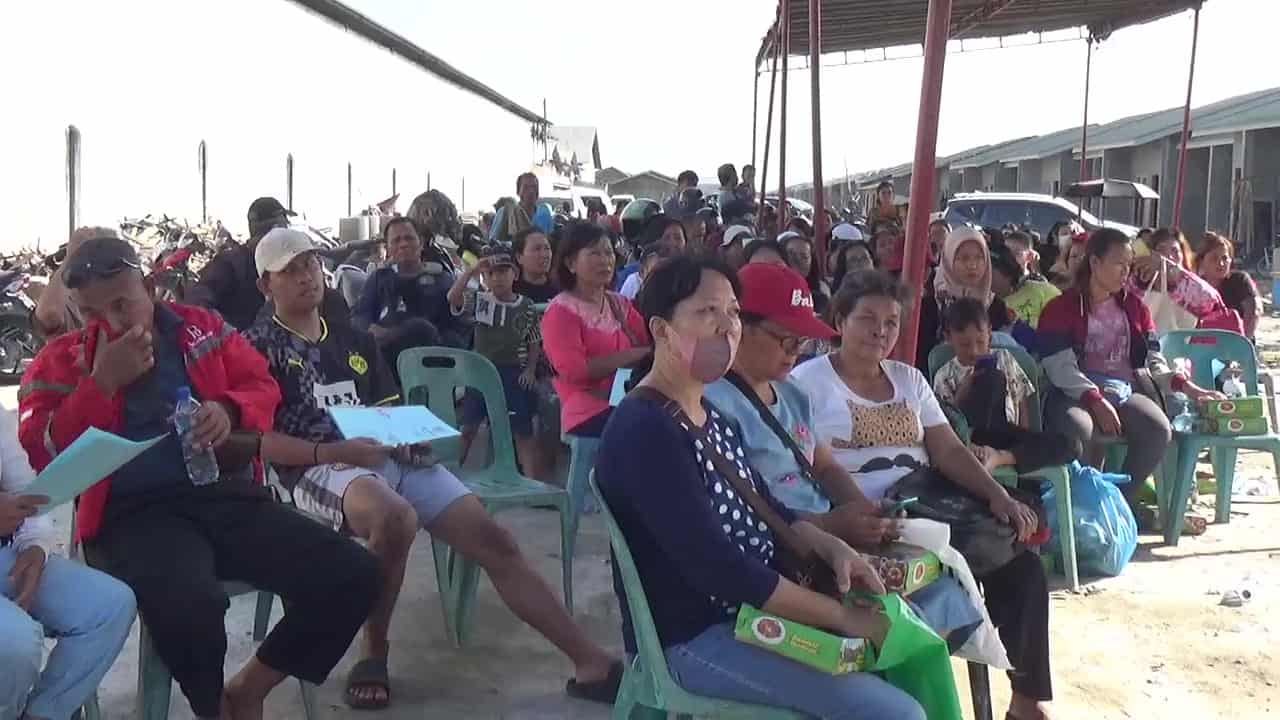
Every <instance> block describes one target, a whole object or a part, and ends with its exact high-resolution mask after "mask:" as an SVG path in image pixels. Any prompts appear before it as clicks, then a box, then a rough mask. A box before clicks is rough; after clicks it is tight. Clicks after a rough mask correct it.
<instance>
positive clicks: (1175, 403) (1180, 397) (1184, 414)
mask: <svg viewBox="0 0 1280 720" xmlns="http://www.w3.org/2000/svg"><path fill="white" fill-rule="evenodd" d="M1169 416H1170V418H1171V420H1170V423H1169V424H1170V425H1172V426H1173V431H1174V432H1180V433H1187V432H1191V430H1192V429H1193V428H1194V427H1195V424H1196V416H1195V413H1194V412H1192V411H1191V401H1190V399H1188V398H1187V396H1186V395H1185V394H1184V393H1180V392H1176V393H1174V394H1173V395H1171V396H1169Z"/></svg>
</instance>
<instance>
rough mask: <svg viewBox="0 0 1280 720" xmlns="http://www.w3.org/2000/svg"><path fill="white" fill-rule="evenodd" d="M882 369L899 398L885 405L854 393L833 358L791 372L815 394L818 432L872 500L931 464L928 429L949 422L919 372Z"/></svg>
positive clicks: (894, 365)
mask: <svg viewBox="0 0 1280 720" xmlns="http://www.w3.org/2000/svg"><path fill="white" fill-rule="evenodd" d="M880 367H881V369H882V370H884V373H885V375H886V376H888V378H889V382H890V383H892V384H893V397H892V398H890V399H889V400H887V401H885V402H874V401H872V400H868V399H866V398H864V397H862V396H861V395H858V394H857V393H855V392H853V391H852V390H850V389H849V386H848V385H846V384H845V383H844V381H843V380H841V379H840V376H839V375H837V374H836V371H835V368H833V367H832V365H831V356H830V355H827V356H824V357H820V358H814V359H813V360H810V361H809V362H807V363H803V364H801V365H799V366H797V367H796V369H795V370H792V371H791V378H792V379H793V380H795V382H796V384H798V385H799V386H800V387H801V388H802V389H803V390H804V391H805V392H806V393H808V395H809V402H810V403H811V404H812V406H813V428H814V432H815V433H816V434H817V436H818V438H819V439H820V440H825V441H827V443H828V444H829V445H831V449H832V452H833V453H834V454H835V457H836V460H837V461H838V462H839V463H840V465H841V466H843V467H844V468H845V469H846V470H848V471H849V472H850V474H852V475H853V479H854V481H855V482H857V483H858V487H859V488H860V489H861V490H862V493H863V494H864V495H866V496H867V498H868V499H870V500H871V501H872V502H876V501H878V500H880V498H882V497H884V494H885V491H887V490H888V489H889V488H890V487H891V486H892V485H893V484H894V483H895V482H897V481H898V480H899V479H901V478H902V477H903V476H904V475H906V474H908V473H910V472H911V471H912V470H915V469H916V468H920V467H926V466H928V465H929V453H928V451H927V450H926V449H925V447H924V428H927V427H935V426H937V425H945V424H947V417H946V415H944V414H943V412H942V408H941V406H939V405H938V399H937V398H936V397H934V394H933V389H932V388H930V387H929V381H928V380H925V377H924V375H923V374H922V373H921V372H920V371H919V370H917V369H915V368H914V367H912V366H910V365H907V364H906V363H901V362H898V361H896V360H883V361H881V363H880Z"/></svg>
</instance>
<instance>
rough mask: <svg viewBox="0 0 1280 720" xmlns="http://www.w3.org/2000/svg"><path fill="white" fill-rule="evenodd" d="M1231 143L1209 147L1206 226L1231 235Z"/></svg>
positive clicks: (1232, 153)
mask: <svg viewBox="0 0 1280 720" xmlns="http://www.w3.org/2000/svg"><path fill="white" fill-rule="evenodd" d="M1233 155H1234V152H1233V150H1232V146H1231V145H1214V146H1213V147H1211V148H1209V181H1208V183H1206V186H1207V194H1208V197H1207V199H1206V200H1205V203H1206V205H1207V206H1208V209H1207V211H1206V216H1205V227H1207V228H1208V229H1210V230H1213V231H1214V232H1220V233H1224V234H1226V235H1228V236H1230V235H1231V195H1232V182H1231V177H1232V171H1231V168H1232V165H1233V163H1232V156H1233Z"/></svg>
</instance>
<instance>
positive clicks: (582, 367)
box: [542, 223, 649, 437]
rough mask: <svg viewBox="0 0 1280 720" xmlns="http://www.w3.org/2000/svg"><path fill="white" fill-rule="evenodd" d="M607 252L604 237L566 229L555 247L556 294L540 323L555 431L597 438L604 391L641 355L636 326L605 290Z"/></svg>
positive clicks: (582, 228)
mask: <svg viewBox="0 0 1280 720" xmlns="http://www.w3.org/2000/svg"><path fill="white" fill-rule="evenodd" d="M613 268H614V254H613V246H612V245H611V244H610V243H609V238H608V237H607V236H606V235H605V233H604V230H602V229H601V228H600V227H598V226H596V225H589V224H586V223H579V224H574V225H573V226H571V227H570V228H569V229H568V231H567V232H566V235H565V237H564V239H563V240H561V243H560V256H559V257H558V258H557V260H556V264H555V273H556V277H557V280H558V281H559V284H560V287H561V288H562V289H563V290H562V291H561V293H560V294H559V295H556V296H555V297H554V298H553V299H552V300H551V302H550V304H548V306H547V311H546V313H545V314H544V315H543V316H542V348H543V351H544V352H546V354H547V359H548V360H550V361H551V367H552V368H553V369H554V370H555V373H556V374H555V377H553V378H552V380H551V384H552V386H553V387H554V388H555V391H556V394H557V395H559V396H560V427H562V428H565V432H568V433H570V434H572V435H580V436H584V437H600V433H601V432H602V431H603V430H604V424H605V422H606V421H607V420H608V419H609V410H610V407H609V391H610V390H611V389H612V387H613V374H614V372H615V371H617V370H618V368H622V367H628V366H630V365H634V364H635V363H637V362H639V361H640V360H641V359H642V358H644V357H645V355H647V354H648V352H649V334H648V332H647V331H646V329H645V325H644V320H643V319H642V318H641V317H640V314H639V313H638V312H636V310H635V308H634V307H632V305H631V302H630V301H629V300H627V299H626V298H625V297H623V296H621V295H619V294H618V293H615V292H612V291H610V290H609V289H608V288H609V287H610V286H611V285H612V284H613Z"/></svg>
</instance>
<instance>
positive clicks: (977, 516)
mask: <svg viewBox="0 0 1280 720" xmlns="http://www.w3.org/2000/svg"><path fill="white" fill-rule="evenodd" d="M1008 491H1009V494H1010V495H1011V496H1013V498H1014V499H1015V500H1017V501H1019V502H1021V503H1023V504H1025V505H1027V506H1028V507H1030V508H1032V509H1033V510H1035V511H1036V515H1037V516H1039V517H1040V522H1041V524H1043V523H1044V509H1043V504H1042V503H1041V502H1040V500H1039V498H1037V497H1033V494H1032V493H1028V492H1025V491H1023V490H1020V489H1018V488H1009V489H1008ZM885 497H887V498H888V499H889V500H891V501H894V502H897V501H900V500H904V499H906V498H912V497H914V498H917V500H916V502H914V503H912V504H910V505H908V506H907V515H908V516H909V517H918V518H926V519H928V520H936V521H937V522H941V523H946V524H947V525H949V526H950V527H951V546H952V547H954V548H955V549H956V551H957V552H959V553H960V554H961V555H963V556H964V559H965V561H966V562H968V563H969V569H970V570H972V571H973V574H974V575H975V576H977V577H982V576H983V575H987V574H989V573H991V572H993V571H995V570H998V569H1000V568H1002V567H1004V566H1005V565H1006V564H1008V563H1009V561H1011V560H1013V559H1014V558H1015V557H1017V556H1018V555H1019V554H1021V553H1022V552H1023V551H1024V550H1025V549H1026V548H1027V545H1026V544H1025V543H1023V542H1022V541H1020V540H1018V532H1017V530H1016V529H1014V527H1013V525H1011V524H1009V523H1005V522H1001V521H1000V520H998V519H997V518H996V516H995V515H993V514H992V513H991V509H990V508H989V507H988V506H987V503H986V502H985V501H983V500H982V498H980V497H978V496H976V495H974V494H973V493H971V492H969V491H968V490H966V489H965V488H962V487H960V486H959V485H956V484H955V483H953V482H951V481H950V480H947V479H946V478H945V477H944V476H943V475H942V473H940V472H938V471H937V470H934V469H933V468H920V469H919V470H915V471H913V472H911V473H909V474H907V475H905V476H903V477H902V479H900V480H898V482H896V483H894V485H893V487H891V488H889V491H888V492H887V493H885Z"/></svg>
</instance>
